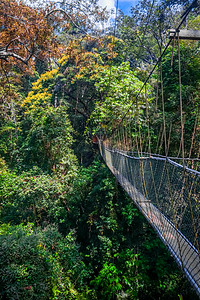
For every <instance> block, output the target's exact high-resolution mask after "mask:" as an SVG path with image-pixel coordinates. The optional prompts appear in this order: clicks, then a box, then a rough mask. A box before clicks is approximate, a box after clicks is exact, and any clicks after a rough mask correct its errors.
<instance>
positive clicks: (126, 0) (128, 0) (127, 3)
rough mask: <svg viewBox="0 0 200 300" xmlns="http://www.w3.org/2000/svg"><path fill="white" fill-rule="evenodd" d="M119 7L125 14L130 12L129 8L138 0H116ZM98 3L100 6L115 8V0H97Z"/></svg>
mask: <svg viewBox="0 0 200 300" xmlns="http://www.w3.org/2000/svg"><path fill="white" fill-rule="evenodd" d="M118 3H119V9H121V10H122V11H123V12H124V13H125V14H130V9H131V7H132V6H135V5H136V4H137V3H138V0H118ZM99 4H100V5H101V6H102V7H105V6H106V7H107V9H108V10H110V9H112V8H115V7H116V4H117V1H116V0H99Z"/></svg>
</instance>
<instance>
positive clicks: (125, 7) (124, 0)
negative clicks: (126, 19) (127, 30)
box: [119, 0, 138, 15]
mask: <svg viewBox="0 0 200 300" xmlns="http://www.w3.org/2000/svg"><path fill="white" fill-rule="evenodd" d="M137 2H138V1H137V0H132V1H130V0H121V1H120V0H119V9H121V10H122V11H123V12H124V13H125V14H127V15H128V14H130V9H131V7H132V6H135V5H136V4H137Z"/></svg>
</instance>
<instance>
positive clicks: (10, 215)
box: [0, 168, 75, 227]
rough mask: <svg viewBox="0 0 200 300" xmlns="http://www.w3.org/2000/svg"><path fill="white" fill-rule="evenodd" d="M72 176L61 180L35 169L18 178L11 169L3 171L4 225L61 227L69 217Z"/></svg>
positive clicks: (0, 192) (0, 184) (0, 180)
mask: <svg viewBox="0 0 200 300" xmlns="http://www.w3.org/2000/svg"><path fill="white" fill-rule="evenodd" d="M71 176H73V177H74V176H75V174H74V173H73V174H71V175H69V176H62V177H58V176H56V175H54V176H50V175H47V174H46V175H45V174H43V173H41V170H39V169H37V168H33V170H31V171H30V172H29V173H28V172H25V173H22V174H21V175H17V174H15V173H13V172H10V171H8V170H7V169H5V168H4V169H2V170H1V171H0V198H1V199H2V200H1V211H0V216H1V221H3V222H7V223H8V222H11V223H12V224H19V223H20V222H23V223H27V222H34V223H36V224H52V223H54V222H56V223H57V224H59V225H60V226H61V224H62V223H63V222H64V220H65V216H66V206H67V192H68V191H69V190H70V181H71ZM63 227H65V226H64V225H63Z"/></svg>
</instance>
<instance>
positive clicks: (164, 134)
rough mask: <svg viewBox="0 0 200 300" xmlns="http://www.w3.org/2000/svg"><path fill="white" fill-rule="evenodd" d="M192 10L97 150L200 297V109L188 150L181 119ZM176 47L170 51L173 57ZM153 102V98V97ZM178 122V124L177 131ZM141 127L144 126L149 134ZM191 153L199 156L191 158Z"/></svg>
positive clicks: (102, 128) (102, 132) (103, 130)
mask: <svg viewBox="0 0 200 300" xmlns="http://www.w3.org/2000/svg"><path fill="white" fill-rule="evenodd" d="M195 2H196V1H195ZM192 5H193V4H192ZM192 7H193V6H191V7H190V8H189V9H188V11H187V12H186V13H185V14H184V17H183V19H182V20H181V23H180V24H179V26H178V27H177V29H176V30H175V31H174V35H173V37H174V38H173V37H171V39H170V40H169V42H168V44H167V45H166V47H165V49H164V51H163V52H162V54H161V56H160V58H159V59H158V62H157V64H156V65H155V66H154V68H153V70H152V71H151V72H150V75H149V76H148V78H147V80H146V81H145V83H144V85H143V87H142V88H141V89H140V91H139V93H138V94H137V95H136V97H135V98H134V100H133V103H132V104H131V105H130V107H129V109H128V110H127V111H126V112H125V113H124V114H123V115H121V116H120V117H118V119H116V120H115V118H114V117H113V120H112V124H111V126H110V127H112V130H110V131H109V130H108V132H106V128H108V127H109V126H108V124H105V125H104V126H102V124H100V128H99V133H98V145H99V150H100V154H101V155H102V157H103V159H104V161H105V163H106V164H107V166H108V167H109V169H110V170H111V172H112V173H113V174H114V175H115V177H116V178H117V180H118V182H119V183H120V184H121V186H122V187H123V189H124V190H125V191H126V192H127V193H128V194H129V196H130V197H131V198H132V199H133V201H134V203H135V204H136V206H137V207H138V208H139V210H140V211H141V212H142V214H143V215H144V216H145V217H146V219H147V220H148V222H149V223H150V224H151V225H152V227H153V228H154V229H155V230H156V232H157V233H158V235H159V237H160V238H161V240H162V241H163V243H164V244H165V245H166V246H167V248H168V249H169V251H170V252H171V254H172V255H173V256H174V258H175V260H176V261H177V263H178V264H179V266H180V267H181V269H182V271H183V272H184V273H185V275H186V276H187V278H188V279H189V281H190V283H191V284H192V285H193V287H194V289H195V290H196V292H197V294H198V295H199V296H200V247H199V246H200V159H199V155H200V145H199V134H198V131H199V127H198V126H199V121H200V120H199V119H200V117H199V109H196V110H195V111H194V115H195V117H194V118H193V120H194V122H193V124H192V126H193V132H192V134H191V135H190V147H188V146H187V147H186V146H185V140H184V136H185V127H184V125H185V122H186V121H185V118H187V116H186V117H185V116H183V114H184V113H183V99H182V82H181V78H182V74H181V54H180V41H179V30H180V27H181V25H182V24H183V22H184V20H185V18H186V17H187V15H188V13H189V12H190V10H191V9H192ZM177 36H178V37H177ZM175 38H176V40H177V48H178V50H177V53H178V59H177V65H178V69H179V70H178V85H179V108H178V109H177V114H179V115H178V117H177V118H176V123H175V122H174V123H173V121H172V122H171V124H170V126H168V127H167V123H166V122H167V120H166V112H165V107H166V103H165V95H164V89H163V70H162V58H163V57H164V55H165V52H166V50H167V49H168V47H169V45H170V43H171V42H172V40H174V41H175ZM174 45H175V42H174ZM174 47H175V46H173V47H172V57H173V52H174ZM158 70H159V72H160V73H159V74H160V75H159V85H160V96H158V95H157V96H156V97H154V99H155V102H153V103H152V102H150V101H149V100H148V95H147V89H148V87H147V84H148V82H151V78H152V75H153V74H154V73H155V71H156V72H157V71H158ZM142 93H143V95H141V94H142ZM141 97H143V98H144V101H143V107H142V110H143V111H145V118H143V120H142V121H141V118H140V115H141V104H140V102H141ZM150 97H151V99H152V98H153V96H152V95H150ZM159 99H160V112H161V113H160V114H161V115H162V125H161V128H160V133H159V134H158V135H157V140H156V143H157V147H155V146H152V145H154V144H155V139H156V138H155V132H154V131H153V133H152V130H151V126H152V127H153V126H154V127H155V120H156V118H157V116H158V114H157V111H156V110H157V107H158V105H159V103H158V102H159ZM151 101H152V100H151ZM153 101H154V100H153ZM155 107H156V109H154V108H155ZM152 108H153V109H152ZM133 112H134V113H133ZM113 114H114V112H113ZM177 119H178V120H179V121H180V124H179V128H178V127H177ZM142 122H143V123H145V130H144V129H143V127H144V126H143V127H142ZM167 128H168V129H167ZM173 131H174V132H176V133H177V132H178V133H179V142H180V143H179V144H178V145H177V147H176V148H177V152H176V155H173V157H172V156H171V155H170V153H171V154H172V153H173V154H174V153H175V150H174V149H173V150H172V151H171V150H170V145H171V141H170V138H171V136H172V135H173ZM152 148H153V151H154V150H155V149H158V150H159V151H158V152H155V153H157V154H154V152H153V151H152ZM186 148H187V149H186ZM161 153H162V155H161ZM192 153H195V154H196V156H195V157H192Z"/></svg>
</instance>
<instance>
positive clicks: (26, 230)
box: [0, 224, 85, 300]
mask: <svg viewBox="0 0 200 300" xmlns="http://www.w3.org/2000/svg"><path fill="white" fill-rule="evenodd" d="M0 254H1V255H0V298H1V299H54V300H56V299H78V298H79V293H78V291H77V290H76V289H75V287H74V285H73V283H72V281H73V282H75V281H76V282H77V283H78V284H79V285H81V284H82V283H81V281H82V279H83V278H84V276H85V275H84V264H83V262H82V261H81V259H80V256H79V253H78V249H77V246H76V245H75V243H74V237H73V234H72V233H70V234H69V235H68V236H67V237H66V238H64V237H62V236H61V235H60V234H59V233H58V231H57V229H56V228H54V227H47V228H45V229H44V230H40V229H37V230H35V229H34V228H33V226H32V224H28V225H27V226H23V225H19V226H8V225H4V224H3V225H2V226H1V227H0Z"/></svg>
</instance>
